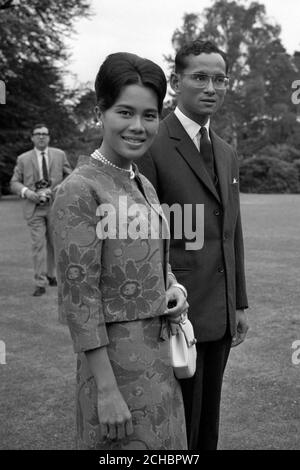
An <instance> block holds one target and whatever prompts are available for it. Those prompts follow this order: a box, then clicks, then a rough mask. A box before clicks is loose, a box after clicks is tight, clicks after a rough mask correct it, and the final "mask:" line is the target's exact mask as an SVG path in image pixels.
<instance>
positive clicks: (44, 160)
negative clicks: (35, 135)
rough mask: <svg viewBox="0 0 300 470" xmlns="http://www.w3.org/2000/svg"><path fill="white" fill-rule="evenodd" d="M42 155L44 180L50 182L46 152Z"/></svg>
mask: <svg viewBox="0 0 300 470" xmlns="http://www.w3.org/2000/svg"><path fill="white" fill-rule="evenodd" d="M41 154H42V169H43V179H44V180H46V181H48V180H49V175H48V168H47V163H46V157H45V152H41Z"/></svg>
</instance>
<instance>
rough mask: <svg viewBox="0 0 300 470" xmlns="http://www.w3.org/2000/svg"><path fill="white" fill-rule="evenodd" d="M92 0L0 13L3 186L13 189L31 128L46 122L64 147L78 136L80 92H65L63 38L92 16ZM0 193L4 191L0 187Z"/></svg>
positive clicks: (46, 2) (49, 0)
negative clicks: (75, 103) (76, 103)
mask: <svg viewBox="0 0 300 470" xmlns="http://www.w3.org/2000/svg"><path fill="white" fill-rule="evenodd" d="M88 11H89V2H88V1H87V0H66V1H64V2H63V4H62V3H60V2H57V1H56V0H39V1H37V0H31V1H30V2H24V1H23V2H21V3H20V6H18V7H15V8H9V9H5V10H1V11H0V62H1V71H0V74H1V75H0V78H1V79H2V80H4V81H5V83H6V93H7V96H6V105H4V106H1V108H0V128H1V135H0V188H1V187H2V190H4V191H7V190H8V183H9V180H10V178H11V175H12V171H13V167H14V165H15V160H16V157H17V155H18V154H20V153H22V152H24V151H26V150H28V149H29V148H31V147H32V144H31V142H30V135H31V130H32V126H33V125H34V124H35V123H37V122H45V123H46V125H47V126H49V129H50V132H51V144H52V145H58V146H60V147H64V145H65V144H66V143H67V142H68V141H69V140H70V139H72V140H73V142H74V140H76V138H77V137H78V136H79V131H78V130H77V128H76V124H75V119H74V117H73V112H72V105H71V103H72V100H74V97H75V94H74V93H73V92H71V91H68V90H66V89H65V86H64V83H63V71H64V66H65V64H66V59H67V57H68V55H67V51H66V48H65V46H64V39H65V37H66V36H69V35H70V34H71V33H72V31H73V30H72V25H73V21H74V19H75V18H78V17H82V16H87V15H88ZM0 192H1V189H0Z"/></svg>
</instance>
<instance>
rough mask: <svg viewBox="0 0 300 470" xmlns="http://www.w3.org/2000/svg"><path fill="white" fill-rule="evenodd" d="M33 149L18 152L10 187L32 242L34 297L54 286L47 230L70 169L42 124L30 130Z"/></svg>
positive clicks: (50, 247)
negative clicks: (60, 185)
mask: <svg viewBox="0 0 300 470" xmlns="http://www.w3.org/2000/svg"><path fill="white" fill-rule="evenodd" d="M31 140H32V142H33V146H34V148H33V149H32V150H29V151H28V152H25V153H23V154H22V155H19V157H18V158H17V164H16V166H15V169H14V174H13V177H12V179H11V182H10V184H11V190H12V192H13V193H15V194H17V195H18V196H20V197H21V198H22V199H23V213H24V218H25V220H26V222H27V225H28V227H29V230H30V235H31V241H32V254H33V267H34V281H35V290H34V292H33V295H34V296H35V297H38V296H41V295H43V294H45V292H46V286H47V285H48V284H49V285H50V286H56V285H57V283H56V277H55V265H54V250H53V245H52V239H51V230H50V220H49V218H50V207H51V205H52V202H53V199H54V195H55V191H56V190H57V188H58V185H59V184H60V183H61V182H62V181H63V179H64V178H65V177H66V176H67V175H69V174H70V173H71V172H72V169H71V167H70V165H69V162H68V160H67V157H66V155H65V153H64V152H63V151H62V150H60V149H57V148H53V147H48V145H49V141H50V136H49V129H48V127H47V126H46V125H45V124H37V125H36V126H34V128H33V131H32V136H31Z"/></svg>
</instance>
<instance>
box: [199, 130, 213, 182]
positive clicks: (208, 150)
mask: <svg viewBox="0 0 300 470" xmlns="http://www.w3.org/2000/svg"><path fill="white" fill-rule="evenodd" d="M199 132H200V135H201V139H200V154H201V156H202V158H203V161H204V163H205V167H206V170H207V172H208V174H209V175H210V177H211V179H212V181H213V182H214V183H215V180H216V175H215V171H214V155H213V151H212V145H211V142H210V140H209V138H208V133H207V129H206V127H201V128H200V131H199Z"/></svg>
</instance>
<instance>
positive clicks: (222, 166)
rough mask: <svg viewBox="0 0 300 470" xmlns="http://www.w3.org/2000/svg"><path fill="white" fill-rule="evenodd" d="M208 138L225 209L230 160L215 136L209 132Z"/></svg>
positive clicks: (218, 138)
mask: <svg viewBox="0 0 300 470" xmlns="http://www.w3.org/2000/svg"><path fill="white" fill-rule="evenodd" d="M210 138H211V142H212V147H213V152H214V159H215V164H216V168H217V175H218V178H219V187H220V193H221V199H222V203H223V206H224V207H225V206H226V204H227V201H228V184H229V182H230V164H229V162H230V160H231V157H230V155H228V149H227V147H225V145H224V142H223V141H222V139H220V137H218V136H217V134H216V133H215V132H214V131H213V130H210Z"/></svg>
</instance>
